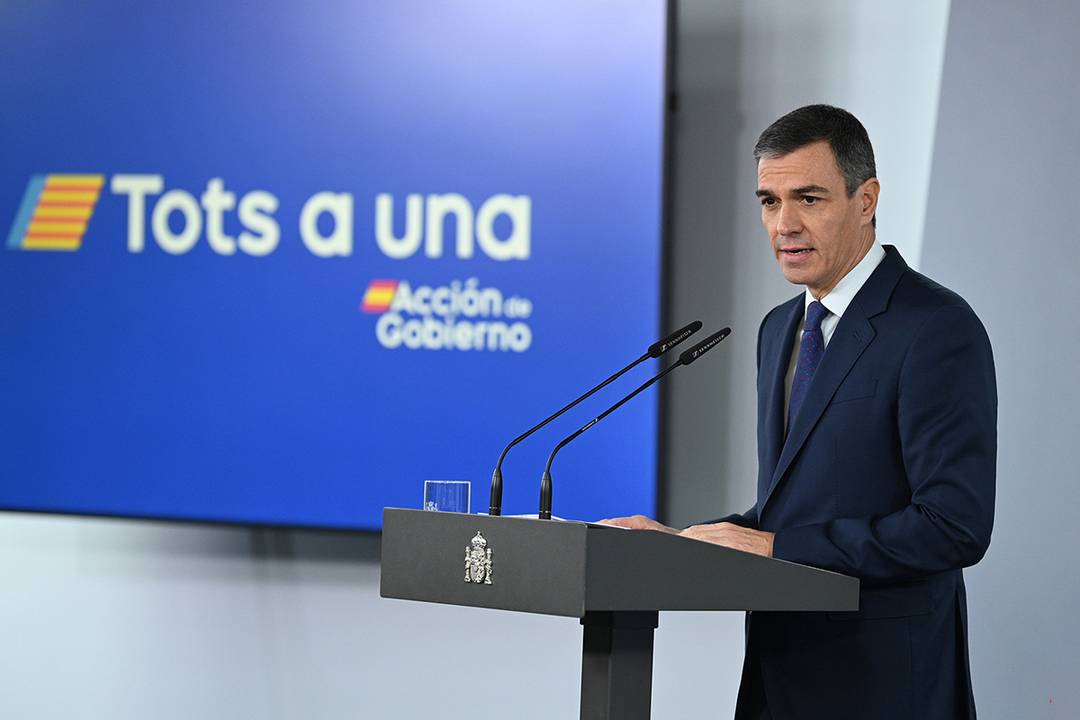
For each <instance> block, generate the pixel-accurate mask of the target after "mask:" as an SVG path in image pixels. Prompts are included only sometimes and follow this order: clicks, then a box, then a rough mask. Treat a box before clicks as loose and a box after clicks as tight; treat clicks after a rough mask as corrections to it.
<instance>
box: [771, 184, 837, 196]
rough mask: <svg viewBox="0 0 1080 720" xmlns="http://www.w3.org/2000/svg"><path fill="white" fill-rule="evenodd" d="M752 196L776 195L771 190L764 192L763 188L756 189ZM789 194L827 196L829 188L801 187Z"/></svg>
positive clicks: (816, 186) (818, 186) (817, 186)
mask: <svg viewBox="0 0 1080 720" xmlns="http://www.w3.org/2000/svg"><path fill="white" fill-rule="evenodd" d="M754 194H755V195H757V196H758V197H776V193H774V192H773V191H772V190H766V189H765V188H758V189H757V192H755V193H754ZM791 194H792V195H810V194H815V195H828V194H829V188H827V187H822V186H821V185H803V186H802V187H797V188H795V189H793V190H792V191H791Z"/></svg>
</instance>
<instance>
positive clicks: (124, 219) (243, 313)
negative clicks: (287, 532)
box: [0, 0, 689, 529]
mask: <svg viewBox="0 0 1080 720" xmlns="http://www.w3.org/2000/svg"><path fill="white" fill-rule="evenodd" d="M665 32H666V31H665V3H664V2H637V3H628V4H623V3H581V2H574V1H563V0H555V1H549V2H546V3H540V4H535V5H526V4H519V3H490V2H484V3H476V2H472V3H470V2H445V3H430V2H420V1H418V0H417V1H413V0H408V1H398V2H394V3H354V2H322V3H303V2H291V1H290V2H275V3H267V4H265V5H249V4H239V3H209V2H185V3H176V4H169V3H131V2H96V3H83V4H77V3H60V2H16V3H5V4H3V6H0V45H2V46H3V47H4V48H5V51H4V54H3V55H2V56H0V98H3V103H4V111H3V112H2V113H0V142H2V143H3V158H4V160H3V171H2V173H0V241H2V240H3V239H4V238H6V236H7V234H8V228H9V227H10V226H11V224H12V223H13V222H14V218H15V216H16V212H17V210H18V208H19V205H20V203H21V201H22V197H23V193H24V191H25V189H26V186H27V182H28V180H29V179H30V177H31V176H33V175H41V174H49V173H94V174H102V175H104V176H105V186H104V188H103V190H102V193H101V196H100V199H99V201H98V204H97V206H96V209H95V211H94V214H93V216H92V218H91V220H90V222H89V225H88V228H87V230H86V234H85V237H84V238H83V242H82V246H81V247H80V249H79V250H78V251H77V252H41V251H37V252H35V251H26V250H20V249H8V248H0V447H2V452H0V507H3V508H7V509H15V510H20V509H21V510H44V511H57V512H75V513H90V514H99V513H100V514H109V515H130V516H140V517H160V518H176V519H190V520H209V521H227V522H241V523H256V524H261V523H267V524H284V525H301V526H320V527H334V528H357V529H377V528H378V527H379V526H380V522H381V512H382V508H383V507H384V506H396V507H419V506H420V504H421V496H422V488H423V480H424V479H468V480H471V481H472V483H473V498H472V508H473V510H474V511H477V510H485V509H486V507H487V487H488V481H489V479H490V475H491V470H492V468H493V465H494V462H495V460H496V459H497V457H498V454H499V451H500V450H501V449H502V447H503V446H504V445H505V444H506V443H507V442H508V441H509V440H510V439H511V438H513V437H514V436H516V435H517V434H518V433H520V432H521V431H522V430H524V429H525V428H527V427H529V426H530V425H532V424H534V423H535V422H537V421H538V420H539V419H540V418H542V417H545V416H546V415H547V414H549V413H550V412H551V411H553V410H554V409H556V408H557V407H559V406H560V405H562V404H564V403H565V402H566V401H568V400H569V399H571V398H572V397H573V396H575V395H577V394H578V393H579V392H581V391H583V390H584V389H586V388H587V387H589V386H590V385H592V384H594V383H595V382H597V381H599V380H601V379H602V378H603V377H605V376H607V375H608V374H610V373H611V372H613V371H614V370H616V369H617V368H618V367H620V366H621V365H622V364H624V363H625V362H628V361H629V360H631V359H633V358H634V357H636V356H638V355H639V354H641V353H642V352H643V351H644V350H645V348H646V347H647V346H648V344H649V343H651V342H652V341H654V340H655V339H656V338H657V337H658V335H659V334H660V330H661V328H660V321H659V298H660V250H661V240H660V238H661V197H662V174H663V173H662V163H663V104H664V103H663V100H664V55H665V46H664V38H665ZM117 174H149V175H160V176H162V177H163V179H164V189H165V191H169V190H172V189H182V190H184V191H186V192H188V193H190V194H191V195H193V196H194V197H195V198H196V199H198V197H199V196H200V195H201V194H202V193H203V192H204V191H205V189H206V186H207V183H208V182H209V181H210V180H211V179H213V178H221V179H222V180H223V181H224V184H225V188H226V189H227V190H229V191H232V192H234V193H236V195H237V197H238V198H239V197H242V196H243V195H244V194H245V193H248V192H251V191H254V190H263V191H266V192H269V193H272V194H273V195H274V196H275V197H276V198H277V199H278V200H279V206H278V208H277V210H276V211H275V212H274V213H273V216H274V218H275V220H276V221H277V223H278V224H279V226H280V230H281V238H280V242H279V244H278V246H277V248H276V249H275V250H274V251H273V252H272V253H270V254H268V255H265V256H262V257H255V256H249V255H246V254H245V253H243V252H237V253H236V254H234V255H229V256H225V255H220V254H218V253H216V252H215V251H214V250H213V249H212V248H211V247H210V245H209V244H208V242H207V240H206V229H205V223H204V228H203V231H202V234H201V236H200V238H199V240H198V242H197V244H196V245H195V246H194V248H193V249H191V250H190V252H187V253H184V254H181V255H173V254H169V253H167V252H165V251H163V250H162V249H161V248H160V247H159V246H158V245H157V244H156V243H155V241H154V239H153V237H152V234H151V222H150V210H151V208H152V207H153V205H154V203H155V202H156V201H157V200H158V199H159V198H160V195H158V196H153V197H150V198H149V199H148V206H147V209H146V212H145V226H146V245H145V249H144V250H143V251H142V252H131V251H130V250H129V249H128V225H127V223H128V199H127V197H126V196H124V195H121V194H117V193H114V192H112V191H111V190H110V181H111V179H112V178H113V177H114V176H115V175H117ZM318 192H333V193H348V194H350V195H351V196H352V197H353V199H354V218H353V243H352V252H351V254H350V255H348V256H344V257H329V258H324V257H317V256H316V255H314V254H313V253H312V252H310V251H309V250H308V249H307V248H306V247H305V245H304V244H303V243H302V242H301V239H300V234H299V230H298V218H299V216H300V211H301V208H302V206H303V204H304V203H305V201H307V199H308V198H309V197H311V196H312V195H314V194H315V193H318ZM380 193H387V194H390V195H391V196H392V197H393V199H394V204H395V215H396V217H395V227H396V228H397V230H398V232H399V233H400V230H401V227H402V224H403V223H404V205H405V198H406V196H407V195H409V194H412V193H415V194H421V195H428V194H442V193H457V194H460V195H462V196H464V197H465V198H467V199H468V200H469V202H470V203H471V205H472V207H473V209H474V210H477V211H478V210H479V208H480V206H481V205H482V204H483V203H484V201H485V200H486V199H488V198H490V197H492V196H494V195H498V194H509V195H525V196H528V197H529V198H530V200H531V226H530V232H531V244H530V255H529V257H528V258H527V259H524V260H509V261H500V260H495V259H492V258H490V257H488V256H486V255H485V254H484V253H483V252H481V251H480V250H479V248H478V249H477V252H476V253H475V255H474V256H473V257H471V258H459V257H457V255H456V254H455V252H454V243H453V237H454V234H453V223H452V222H451V223H448V224H447V226H446V230H447V233H446V239H445V252H444V253H443V254H442V255H441V256H440V257H428V256H427V255H426V254H425V253H424V251H423V250H421V251H420V252H418V253H417V254H415V255H414V256H412V257H409V258H406V259H394V258H391V257H388V256H387V255H386V254H384V253H383V252H382V251H381V250H380V248H379V247H378V245H377V243H376V241H375V233H374V228H375V218H374V215H375V197H376V196H377V195H379V194H380ZM170 222H171V225H170V226H171V227H172V228H173V230H174V231H177V230H178V229H179V228H180V226H181V225H182V223H181V222H180V216H179V215H178V214H174V216H173V217H172V218H171V221H170ZM319 227H320V230H321V231H322V232H324V233H328V232H330V231H331V229H332V227H333V223H330V222H328V218H325V217H324V218H323V219H322V220H321V221H320V223H319ZM224 229H225V231H226V232H227V233H228V234H230V235H233V236H235V235H236V234H238V233H239V232H240V231H241V230H243V227H242V226H241V225H240V223H239V221H238V220H237V213H236V212H235V211H233V212H231V213H228V214H227V215H226V221H225V228H224ZM496 231H497V233H502V237H505V235H506V233H507V232H509V228H508V221H507V220H506V218H503V219H501V220H500V222H498V223H496ZM381 278H385V279H396V280H404V281H407V282H408V283H409V284H410V285H411V286H412V287H413V288H415V287H418V286H421V285H431V286H441V285H449V284H450V283H451V282H453V281H459V282H464V281H466V280H468V279H469V278H476V279H477V281H478V283H479V285H480V286H481V287H495V288H498V289H499V290H500V291H501V292H502V293H503V294H504V295H505V296H510V295H519V296H523V297H526V298H528V299H529V300H530V301H531V302H532V307H533V310H532V314H531V316H530V317H529V318H528V320H527V322H528V325H529V327H530V328H531V335H532V341H531V344H530V346H529V347H528V349H527V350H526V351H524V352H513V351H509V352H506V351H468V352H465V351H459V350H423V349H421V350H410V349H406V348H403V347H399V348H396V349H388V348H386V347H383V346H381V345H380V344H379V343H378V342H377V339H376V336H375V330H374V328H375V323H376V321H377V319H378V315H375V314H371V313H364V312H361V311H360V310H359V305H360V302H361V300H362V298H363V297H364V292H365V290H366V289H367V287H368V285H369V284H370V282H371V281H372V280H374V279H381ZM686 321H689V318H687V319H685V320H683V321H682V322H686ZM658 369H659V367H658V366H657V364H656V363H655V361H649V362H647V363H645V364H643V365H642V366H640V367H639V368H637V369H636V370H635V371H634V372H633V373H632V374H631V375H630V376H629V377H627V378H624V380H623V381H622V382H621V383H617V384H616V385H615V386H614V387H609V388H607V389H606V390H605V391H604V392H603V393H601V394H599V395H598V396H597V397H595V398H593V399H591V400H590V401H589V402H587V403H586V404H584V405H583V406H581V407H579V408H577V409H576V410H575V411H574V412H572V413H570V414H569V415H568V416H566V417H565V418H563V419H561V420H560V421H558V422H556V423H554V424H553V425H552V426H549V427H548V428H545V429H544V430H543V431H541V432H540V433H538V434H537V435H536V436H534V437H533V438H531V439H530V440H528V441H526V443H524V444H523V445H521V446H519V447H518V448H516V449H515V450H514V451H512V452H511V454H510V455H509V457H508V459H507V461H506V463H505V465H504V473H505V477H506V480H505V484H506V491H505V501H504V507H505V512H506V513H531V512H536V506H537V502H538V489H539V479H540V474H541V471H542V469H543V463H544V460H545V458H546V456H547V453H548V452H549V451H550V449H551V447H552V446H553V445H554V444H555V443H556V442H557V441H558V440H559V439H561V438H562V437H563V436H565V435H567V434H569V433H570V432H571V431H573V430H574V429H576V428H577V427H578V426H580V425H581V424H583V423H584V422H586V421H587V420H589V419H591V417H592V416H593V415H595V414H597V413H598V412H600V411H601V410H602V409H603V408H604V407H606V406H607V405H608V404H610V403H611V402H614V401H615V400H616V399H617V398H618V397H620V396H621V395H622V394H624V393H625V392H628V391H629V390H630V389H631V388H632V387H634V386H635V385H636V384H637V383H639V382H641V381H643V380H644V379H645V378H646V377H648V376H649V375H651V374H652V373H653V372H656V371H657V370H658ZM656 423H657V419H656V395H655V390H651V391H649V392H648V393H647V394H645V395H644V396H643V397H641V398H638V399H637V401H635V402H634V403H632V404H630V405H628V406H627V407H625V408H624V409H622V410H620V411H619V412H618V413H617V414H615V415H613V416H612V417H611V418H609V419H608V420H606V421H605V422H604V423H603V424H601V425H598V426H597V427H596V428H594V429H593V430H591V431H590V432H589V434H588V435H586V436H584V437H582V438H581V439H579V440H578V441H576V442H575V443H574V444H572V445H570V446H568V447H567V448H566V450H565V451H563V452H562V453H561V454H560V456H559V458H558V459H557V461H556V463H555V466H554V468H553V475H554V478H555V493H554V512H555V514H556V515H560V516H564V517H571V518H592V517H598V516H613V515H619V514H628V513H634V512H646V513H650V512H653V511H654V510H655V504H656V480H655V477H656V430H657V427H656Z"/></svg>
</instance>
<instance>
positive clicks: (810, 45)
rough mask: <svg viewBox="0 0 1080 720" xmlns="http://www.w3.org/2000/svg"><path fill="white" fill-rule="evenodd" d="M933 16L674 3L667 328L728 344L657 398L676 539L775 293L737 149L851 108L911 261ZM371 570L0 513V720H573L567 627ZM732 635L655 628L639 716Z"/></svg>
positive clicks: (573, 647)
mask: <svg viewBox="0 0 1080 720" xmlns="http://www.w3.org/2000/svg"><path fill="white" fill-rule="evenodd" d="M947 7H948V4H947V3H946V2H941V1H938V0H922V1H921V2H904V3H899V2H897V3H878V2H870V1H867V2H855V1H854V0H853V1H851V2H836V1H833V2H825V3H816V4H814V5H813V7H812V8H811V7H810V6H808V5H805V4H804V3H796V2H754V1H751V0H744V1H741V2H731V3H717V2H714V0H694V1H690V0H686V1H684V2H681V3H680V8H681V9H680V14H679V25H678V43H679V54H678V71H679V84H678V88H677V89H678V91H679V94H680V97H681V109H680V111H679V113H678V116H677V118H676V120H675V123H676V124H675V127H674V130H675V144H676V155H675V166H674V171H675V172H674V179H675V185H674V191H675V196H674V197H675V205H674V208H673V210H674V236H673V238H672V241H673V252H672V257H671V263H672V271H673V272H672V281H673V287H674V289H673V291H672V292H671V297H670V302H671V313H670V317H671V318H672V319H673V322H674V323H679V322H681V321H682V319H683V318H691V317H700V318H702V319H703V320H706V321H707V325H709V326H715V325H719V324H720V323H726V324H730V325H732V327H734V328H735V333H736V334H735V335H734V336H733V337H732V338H731V340H729V341H728V342H727V343H725V344H726V345H727V347H726V348H725V349H724V351H723V352H722V354H721V355H720V356H713V361H712V362H711V365H710V366H709V368H710V371H709V374H708V375H704V376H702V375H699V376H698V377H693V376H692V374H691V373H684V374H683V377H678V376H676V378H675V383H674V384H673V386H672V388H671V391H670V392H669V393H668V395H667V412H666V417H665V422H666V423H667V425H668V427H669V433H670V434H669V445H668V450H669V452H668V458H667V461H666V463H665V472H666V474H667V476H668V478H669V481H670V492H669V496H668V498H667V501H668V507H669V508H670V513H669V515H670V517H671V519H672V520H673V521H676V522H688V521H690V520H693V519H700V518H701V513H702V511H703V510H704V511H706V512H707V513H712V512H715V513H717V514H719V513H722V512H727V511H729V510H731V509H732V508H734V507H738V508H739V509H744V508H745V507H746V506H748V505H749V504H750V502H751V500H752V495H753V490H752V488H753V483H754V480H753V478H754V476H755V468H754V465H755V461H754V430H753V428H754V401H753V377H754V375H753V362H754V360H753V353H754V351H753V348H754V342H753V341H754V336H755V333H756V330H757V323H758V321H759V320H760V318H761V316H762V315H763V314H764V312H765V311H767V310H768V309H769V308H770V307H772V306H773V305H774V304H776V303H778V302H780V301H781V300H783V299H786V298H787V297H789V296H790V295H792V294H793V290H792V288H791V287H790V286H788V285H787V284H786V283H785V282H784V281H783V280H782V279H781V278H780V276H779V273H778V272H777V271H776V269H775V267H774V266H773V261H772V259H771V257H770V256H769V253H768V251H767V248H766V243H765V238H764V235H763V231H762V230H761V229H760V227H759V226H758V225H757V206H756V203H755V201H754V198H753V189H754V167H753V162H752V160H751V158H750V152H751V149H752V146H753V142H754V140H755V139H756V135H757V133H758V132H759V131H760V130H761V129H762V128H763V127H764V126H765V125H766V124H768V123H769V122H770V121H772V120H773V119H775V118H776V117H777V116H779V115H780V114H782V113H783V112H786V111H787V110H790V109H792V108H794V107H796V106H798V105H801V104H805V103H808V102H820V101H825V102H831V103H835V104H839V105H843V106H846V107H848V108H850V109H851V110H853V111H854V112H855V113H856V114H858V115H859V116H860V117H861V118H862V119H863V120H864V122H865V123H866V125H867V127H868V129H869V131H870V134H871V138H872V139H873V141H874V143H875V147H876V149H877V153H878V167H879V174H880V175H881V178H882V184H883V196H882V207H881V212H880V214H879V227H880V229H881V236H882V238H883V239H885V240H886V241H888V242H895V243H896V244H897V245H899V246H900V247H901V248H902V250H903V252H905V254H907V255H908V259H909V260H913V261H915V260H917V256H918V254H919V242H920V232H921V227H922V217H923V213H924V211H925V198H926V185H927V179H928V176H929V175H928V174H929V158H930V153H931V145H932V130H933V118H934V115H935V113H936V102H937V95H938V92H937V88H938V83H939V79H940V67H941V57H942V51H943V43H944V37H945V23H946V14H947ZM724 353H726V354H724ZM721 358H723V359H721ZM377 558H378V541H377V539H375V538H373V537H367V536H360V537H355V536H345V535H334V534H318V533H308V532H283V531H269V530H267V531H249V530H244V529H237V528H211V527H205V526H194V525H166V524H157V523H142V522H126V521H112V520H98V519H78V518H62V517H36V516H23V515H13V514H0V583H2V584H0V588H2V589H0V627H2V628H3V641H2V643H0V678H2V681H0V683H2V686H0V717H3V718H8V717H12V718H15V717H33V718H67V717H73V716H78V717H85V718H109V719H110V720H124V719H126V718H131V719H135V718H139V719H142V718H147V717H154V718H190V717H200V718H235V717H255V716H258V717H263V718H295V717H305V718H307V717H339V716H351V717H373V718H383V717H401V718H414V717H427V716H431V717H470V718H504V717H516V718H551V717H572V716H574V715H575V713H576V706H577V689H578V680H579V675H578V673H579V652H580V629H579V627H578V626H577V624H576V623H575V622H574V621H572V620H565V619H559V618H547V617H529V616H519V615H510V614H505V613H497V612H489V611H481V610H469V609H460V608H450V607H432V606H424V605H421V604H416V603H404V602H397V601H384V600H381V599H380V598H379V597H378V564H377ZM741 626H742V619H741V616H738V615H736V614H727V615H723V614H700V613H684V614H673V613H667V614H664V615H662V616H661V619H660V629H659V631H658V633H657V639H656V665H655V683H654V703H653V704H654V717H657V718H661V719H662V718H684V717H690V716H693V715H697V714H698V713H702V712H705V713H708V714H709V715H710V716H711V715H715V716H718V717H723V716H725V715H726V714H727V712H728V709H729V708H732V707H733V705H734V697H735V690H736V688H737V684H738V669H739V666H740V664H741V659H742V637H741V632H742V630H741ZM470 672H479V673H483V674H484V676H485V678H486V680H487V683H488V684H487V687H489V688H491V689H490V691H489V692H486V693H484V694H483V696H478V695H477V694H476V693H475V692H474V691H472V690H471V689H470V686H469V683H468V682H466V681H465V675H466V673H470ZM538 698H549V699H548V700H546V701H545V702H544V703H543V704H541V703H540V702H539V701H538Z"/></svg>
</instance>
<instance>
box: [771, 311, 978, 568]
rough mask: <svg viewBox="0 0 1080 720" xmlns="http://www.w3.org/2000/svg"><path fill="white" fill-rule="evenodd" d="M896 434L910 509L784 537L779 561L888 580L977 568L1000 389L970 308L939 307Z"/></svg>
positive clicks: (903, 385) (915, 360)
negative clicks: (972, 566)
mask: <svg viewBox="0 0 1080 720" xmlns="http://www.w3.org/2000/svg"><path fill="white" fill-rule="evenodd" d="M897 428H898V431H899V439H900V446H901V453H902V458H903V463H904V469H905V471H906V474H907V478H908V484H909V486H910V490H911V502H910V504H909V505H907V506H906V507H903V508H901V509H900V510H897V511H895V512H892V513H889V514H886V515H880V516H873V517H854V518H840V519H836V520H831V521H828V522H825V523H820V524H815V525H805V526H801V527H794V528H788V529H784V530H781V531H779V532H778V533H777V534H776V536H775V538H774V540H773V554H774V556H775V557H778V558H781V559H784V560H791V561H793V562H798V563H803V564H806V565H812V566H815V567H820V568H825V569H828V570H834V571H836V572H841V573H845V574H848V575H854V576H856V577H859V578H861V579H862V580H864V581H865V582H867V583H871V584H875V583H889V582H898V581H903V580H907V579H913V578H917V577H920V576H925V575H930V574H934V573H938V572H944V571H946V570H952V569H957V568H962V567H967V566H970V565H974V564H975V563H976V562H978V561H979V560H980V559H981V558H982V556H983V555H984V554H985V553H986V549H987V547H988V546H989V544H990V531H991V528H992V526H993V520H994V483H995V467H996V461H997V390H996V384H995V378H994V361H993V356H992V353H991V349H990V341H989V339H988V338H987V336H986V331H985V330H984V329H983V326H982V324H981V323H980V322H979V319H978V318H977V317H976V316H975V313H974V312H972V310H971V308H969V307H967V306H966V305H950V306H946V307H942V308H940V309H939V310H937V311H936V312H935V313H934V315H932V316H931V318H930V319H929V320H927V322H926V323H924V325H923V327H922V328H921V329H920V330H919V331H918V333H917V334H916V337H915V339H914V340H913V342H912V344H911V345H910V346H909V349H908V352H907V355H906V357H905V358H904V360H903V365H902V367H901V370H900V377H899V385H898V395H897Z"/></svg>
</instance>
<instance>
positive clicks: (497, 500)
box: [488, 353, 649, 515]
mask: <svg viewBox="0 0 1080 720" xmlns="http://www.w3.org/2000/svg"><path fill="white" fill-rule="evenodd" d="M648 359H649V353H645V354H644V355H642V356H641V357H639V358H638V359H637V360H634V361H633V362H632V363H630V364H629V365H627V366H626V367H624V368H623V369H622V370H620V371H619V372H617V373H615V374H614V375H612V376H611V377H609V378H607V379H606V380H604V381H603V382H601V383H600V384H599V385H597V386H596V387H594V388H593V389H591V390H589V391H588V392H587V393H585V394H584V395H582V396H581V397H579V398H578V399H577V400H574V401H573V402H571V403H570V404H568V405H566V406H565V407H563V408H561V409H559V410H556V411H555V412H554V413H552V414H551V415H549V416H548V417H547V418H545V419H544V420H541V421H540V422H539V423H537V424H536V425H533V426H532V427H531V428H529V429H528V430H526V431H525V432H523V433H521V434H520V435H518V436H517V437H516V438H514V439H513V440H511V441H510V444H509V445H507V446H506V447H505V448H503V451H502V454H501V455H499V462H498V463H496V465H495V472H493V473H492V475H491V497H490V499H489V502H488V515H501V514H502V464H503V460H505V459H506V454H507V453H508V452H510V448H512V447H514V446H515V445H517V444H518V443H519V442H521V441H522V440H524V439H525V438H527V437H529V436H530V435H532V434H533V433H534V432H536V431H537V430H539V429H540V428H542V427H544V426H545V425H547V424H548V423H549V422H551V421H552V420H554V419H555V418H557V417H559V416H560V415H562V414H563V413H564V412H566V411H567V410H570V409H572V408H574V407H575V406H576V405H577V404H578V403H580V402H582V401H583V400H587V399H588V398H590V397H592V396H593V395H594V394H595V393H596V392H598V391H600V390H602V389H604V388H605V387H607V386H608V385H610V384H611V383H613V382H615V381H616V380H618V379H619V378H621V377H622V376H623V375H625V374H626V373H628V372H630V371H631V370H633V369H634V368H635V367H637V366H638V365H640V364H641V363H643V362H645V361H646V360H648Z"/></svg>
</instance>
